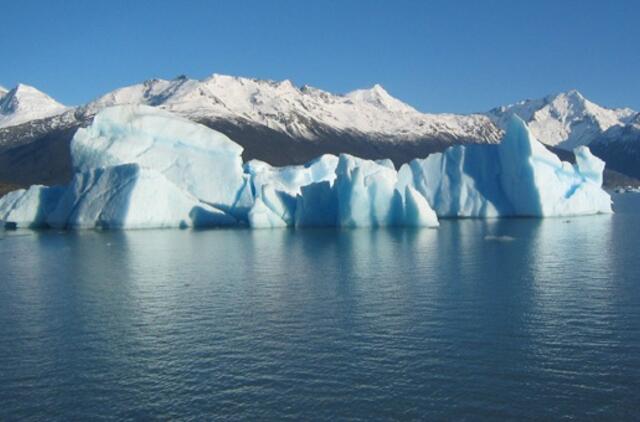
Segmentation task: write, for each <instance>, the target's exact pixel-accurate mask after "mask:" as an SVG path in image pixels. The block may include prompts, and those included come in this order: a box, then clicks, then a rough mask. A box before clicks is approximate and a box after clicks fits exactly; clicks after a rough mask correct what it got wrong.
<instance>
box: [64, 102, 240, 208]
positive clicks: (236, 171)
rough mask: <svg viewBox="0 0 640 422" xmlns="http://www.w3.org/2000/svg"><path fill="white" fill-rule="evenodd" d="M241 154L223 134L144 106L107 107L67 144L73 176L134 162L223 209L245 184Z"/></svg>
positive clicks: (229, 204) (231, 201)
mask: <svg viewBox="0 0 640 422" xmlns="http://www.w3.org/2000/svg"><path fill="white" fill-rule="evenodd" d="M241 154H242V147H241V146H240V145H238V144H236V143H235V142H233V141H231V140H230V139H229V138H227V137H226V136H225V135H223V134H222V133H219V132H216V131H214V130H212V129H209V128H207V127H206V126H203V125H200V124H196V123H193V122H191V121H189V120H187V119H184V118H181V117H178V116H176V115H174V114H171V113H169V112H165V111H162V110H159V109H157V108H152V107H147V106H116V107H110V108H106V109H104V110H103V111H101V112H100V113H98V114H97V115H96V116H95V118H94V120H93V123H92V124H91V126H89V127H87V128H81V129H78V131H77V132H76V134H75V136H74V137H73V140H72V141H71V156H72V161H73V166H74V168H75V170H76V171H77V172H86V171H90V170H93V169H96V168H101V167H109V166H116V165H120V164H127V163H137V164H140V165H141V166H142V167H146V168H151V169H154V170H156V171H158V172H160V173H162V174H163V175H164V176H165V177H166V178H167V179H168V180H170V181H172V182H173V183H174V184H175V185H176V186H178V187H179V188H181V189H183V190H185V191H187V192H189V193H190V194H192V195H193V196H195V197H196V198H198V199H200V200H202V201H205V202H208V203H210V204H214V205H216V206H219V207H222V208H227V209H228V208H231V207H234V206H235V205H236V202H237V200H238V193H239V191H240V189H241V188H242V186H243V185H244V179H243V170H242V158H241Z"/></svg>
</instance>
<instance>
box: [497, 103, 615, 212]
mask: <svg viewBox="0 0 640 422" xmlns="http://www.w3.org/2000/svg"><path fill="white" fill-rule="evenodd" d="M499 152H500V165H501V174H500V180H501V182H502V187H503V189H504V191H505V194H506V196H507V198H508V199H509V201H510V202H511V204H512V206H513V209H514V214H515V215H522V216H536V217H546V216H568V215H584V214H597V213H611V212H612V210H611V197H610V196H609V195H608V194H607V193H606V192H605V191H604V190H603V189H602V188H601V184H602V170H604V166H603V165H601V163H602V162H601V161H600V160H599V159H597V158H595V157H594V156H592V155H591V153H590V152H589V150H588V148H587V147H582V148H579V149H578V150H577V156H576V159H577V164H576V165H575V166H572V165H571V164H569V163H566V162H562V161H560V159H559V158H558V157H557V156H556V155H555V154H553V153H552V152H551V151H549V150H547V149H546V148H545V147H544V145H542V144H541V143H540V142H538V141H537V140H536V139H535V137H534V136H533V134H532V133H531V131H529V129H528V128H527V126H526V124H525V123H524V122H523V121H522V120H521V119H520V118H519V117H517V116H513V118H512V119H511V122H510V124H509V128H508V130H507V134H506V135H505V138H504V139H503V141H502V143H501V144H500V145H499ZM582 171H584V172H585V173H584V174H583V173H582ZM598 174H599V175H600V177H598Z"/></svg>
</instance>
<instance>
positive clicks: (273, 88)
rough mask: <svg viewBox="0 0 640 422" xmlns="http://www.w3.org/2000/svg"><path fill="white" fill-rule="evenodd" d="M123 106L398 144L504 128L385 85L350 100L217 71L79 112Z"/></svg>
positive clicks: (489, 135)
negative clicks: (403, 96)
mask: <svg viewBox="0 0 640 422" xmlns="http://www.w3.org/2000/svg"><path fill="white" fill-rule="evenodd" d="M118 104H146V105H150V106H155V107H160V108H162V109H165V110H168V111H171V112H173V113H176V114H179V115H181V116H184V117H188V118H189V119H192V120H200V119H205V118H211V119H231V120H244V121H249V122H252V123H254V124H260V125H264V126H267V127H269V128H271V129H274V130H276V131H280V132H284V133H286V134H289V135H291V136H294V137H301V138H305V139H315V138H316V137H317V135H316V134H315V133H314V132H313V128H314V126H315V125H324V126H327V127H329V128H332V129H334V130H340V131H352V132H359V133H367V134H382V135H386V136H387V137H392V138H393V139H396V140H398V139H405V138H419V137H424V136H434V135H437V134H440V135H443V134H444V135H446V136H449V137H462V138H466V139H476V140H480V141H489V142H497V141H498V140H499V131H498V129H497V128H495V126H494V125H493V124H492V123H491V121H490V120H489V118H487V117H486V116H483V115H479V114H474V115H455V114H425V113H421V112H419V111H417V110H415V109H414V108H413V107H411V106H409V105H407V104H405V103H403V102H402V101H400V100H398V99H396V98H394V97H392V96H391V95H390V94H389V93H388V92H387V91H385V90H384V88H382V86H380V85H375V86H373V87H372V88H370V89H361V90H356V91H353V92H350V93H347V94H345V95H336V94H332V93H329V92H326V91H323V90H320V89H317V88H313V87H309V86H303V87H302V88H298V87H296V86H294V85H293V84H292V83H291V82H290V81H288V80H285V81H281V82H274V81H266V80H258V79H249V78H241V77H234V76H227V75H218V74H214V75H212V76H210V77H208V78H206V79H203V80H193V79H187V78H177V79H174V80H170V81H168V80H162V79H153V80H149V81H146V82H144V83H141V84H137V85H132V86H128V87H124V88H120V89H118V90H115V91H113V92H110V93H108V94H106V95H104V96H102V97H100V98H98V99H97V100H95V101H93V102H91V103H89V104H87V105H86V106H85V107H83V108H82V109H81V112H82V113H84V114H86V115H92V114H95V113H97V112H98V111H100V110H102V109H103V108H105V107H108V106H113V105H118Z"/></svg>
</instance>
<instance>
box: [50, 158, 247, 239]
mask: <svg viewBox="0 0 640 422" xmlns="http://www.w3.org/2000/svg"><path fill="white" fill-rule="evenodd" d="M47 223H48V224H49V225H50V226H52V227H55V228H118V229H120V228H162V227H212V226H224V225H232V224H235V223H236V220H235V219H234V218H233V217H231V216H229V215H227V214H225V213H224V212H222V211H220V210H218V209H216V208H214V207H212V206H210V205H207V204H204V203H202V202H200V201H198V199H197V198H195V197H194V196H192V195H191V194H189V193H187V192H185V191H183V190H181V189H180V188H178V187H177V186H176V185H175V184H173V183H172V182H170V181H169V180H167V178H166V177H164V175H162V174H161V173H159V172H157V171H155V170H151V169H146V168H142V167H140V166H139V165H138V164H124V165H120V166H115V167H108V168H105V169H95V170H92V171H87V172H85V173H78V174H76V176H75V177H74V178H73V181H72V182H71V184H70V185H69V187H68V188H67V190H66V191H65V193H64V195H63V196H62V198H61V199H60V201H59V202H58V205H57V207H56V209H55V210H54V211H53V212H52V213H51V214H50V215H49V216H48V218H47Z"/></svg>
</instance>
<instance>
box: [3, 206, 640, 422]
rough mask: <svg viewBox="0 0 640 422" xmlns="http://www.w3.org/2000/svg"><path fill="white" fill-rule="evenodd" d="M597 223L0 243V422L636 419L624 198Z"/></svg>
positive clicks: (636, 284) (632, 250)
mask: <svg viewBox="0 0 640 422" xmlns="http://www.w3.org/2000/svg"><path fill="white" fill-rule="evenodd" d="M615 208H616V210H617V213H616V214H615V215H612V216H594V217H581V218H571V219H547V220H535V219H510V220H490V221H482V220H457V221H456V220H449V221H442V223H441V227H440V228H439V229H437V230H433V229H423V230H413V229H389V230H362V229H360V230H336V229H327V230H324V229H318V230H312V229H307V230H256V231H251V230H213V231H188V230H182V231H181V230H165V231H131V232H93V231H89V232H77V233H61V232H56V231H45V232H29V231H16V232H6V233H0V420H10V419H22V420H24V419H42V418H48V419H64V420H69V419H74V420H78V419H80V420H93V419H95V418H98V417H102V418H114V419H121V418H129V419H148V418H159V419H174V418H179V419H195V420H202V419H212V418H215V419H231V420H256V419H260V420H262V419H283V418H291V419H349V418H358V419H367V420H371V419H431V420H433V419H457V420H460V419H468V420H482V419H495V420H504V419H519V420H522V419H525V420H540V419H548V418H554V419H558V418H563V417H564V418H576V419H581V420H582V419H600V420H602V419H617V420H632V419H636V420H637V418H638V417H639V416H638V411H639V410H640V261H639V259H638V258H639V257H640V254H639V252H638V251H639V248H640V195H636V194H626V195H616V196H615Z"/></svg>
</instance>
